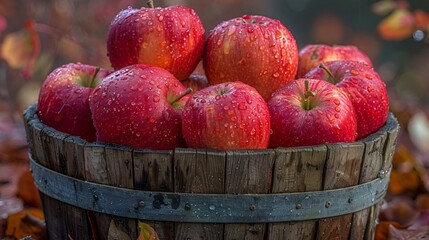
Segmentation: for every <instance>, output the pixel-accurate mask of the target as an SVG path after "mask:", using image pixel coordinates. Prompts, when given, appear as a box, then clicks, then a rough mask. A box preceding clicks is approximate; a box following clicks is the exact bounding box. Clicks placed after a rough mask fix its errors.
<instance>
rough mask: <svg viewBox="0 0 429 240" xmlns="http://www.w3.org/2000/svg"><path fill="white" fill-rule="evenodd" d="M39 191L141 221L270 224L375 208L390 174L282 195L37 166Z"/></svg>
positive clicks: (33, 167) (88, 208) (87, 207)
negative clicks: (149, 184)
mask: <svg viewBox="0 0 429 240" xmlns="http://www.w3.org/2000/svg"><path fill="white" fill-rule="evenodd" d="M30 164H31V165H30V166H31V170H32V173H33V177H34V180H35V183H36V186H37V187H38V189H39V190H40V191H41V192H43V193H44V194H46V195H48V196H50V197H52V198H55V199H57V200H59V201H61V202H64V203H68V204H70V205H74V206H77V207H80V208H83V209H87V210H91V211H96V212H100V213H105V214H111V215H115V216H118V217H127V218H133V219H141V220H155V221H171V222H198V223H268V222H288V221H300V220H310V219H320V218H327V217H334V216H339V215H344V214H348V213H353V212H357V211H360V210H362V209H365V208H368V207H371V206H372V205H374V204H376V203H378V202H379V201H380V200H382V199H383V198H384V195H385V193H386V189H387V184H388V182H389V174H387V175H386V177H384V178H382V179H381V178H377V179H375V180H373V181H371V182H368V183H365V184H360V185H356V186H353V187H348V188H342V189H335V190H326V191H316V192H302V193H281V194H194V193H172V192H150V191H139V190H132V189H125V188H118V187H112V186H108V185H102V184H96V183H91V182H86V181H82V180H79V179H75V178H72V177H69V176H66V175H63V174H60V173H58V172H55V171H52V170H50V169H48V168H46V167H43V166H41V165H40V164H38V163H36V162H35V161H34V159H32V157H31V156H30Z"/></svg>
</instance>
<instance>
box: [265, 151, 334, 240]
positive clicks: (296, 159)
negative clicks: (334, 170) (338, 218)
mask: <svg viewBox="0 0 429 240" xmlns="http://www.w3.org/2000/svg"><path fill="white" fill-rule="evenodd" d="M326 154H327V147H326V146H325V145H321V146H316V147H303V148H286V149H277V150H276V159H275V163H274V174H273V189H272V193H289V192H290V193H292V192H307V191H318V190H321V189H322V183H323V170H324V165H325V161H326ZM297 204H299V203H297ZM299 207H304V208H305V207H306V206H302V205H300V206H299ZM316 223H317V220H308V221H299V222H286V223H271V224H269V227H268V239H273V240H275V239H285V240H286V239H291V240H293V239H302V240H304V239H314V238H315V235H316V231H315V230H316Z"/></svg>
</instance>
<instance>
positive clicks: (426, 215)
mask: <svg viewBox="0 0 429 240" xmlns="http://www.w3.org/2000/svg"><path fill="white" fill-rule="evenodd" d="M424 227H429V210H425V211H420V214H419V216H418V218H417V219H416V220H415V221H414V223H413V224H412V225H411V226H409V227H408V229H412V230H417V229H420V228H424Z"/></svg>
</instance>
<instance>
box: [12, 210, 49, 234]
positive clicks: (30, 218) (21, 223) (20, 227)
mask: <svg viewBox="0 0 429 240" xmlns="http://www.w3.org/2000/svg"><path fill="white" fill-rule="evenodd" d="M26 236H32V237H33V238H35V239H46V226H45V222H44V216H43V212H42V210H41V209H39V208H29V209H25V210H23V211H21V212H18V213H16V214H12V215H10V216H9V217H8V219H7V227H6V237H13V238H16V239H21V238H24V237H26Z"/></svg>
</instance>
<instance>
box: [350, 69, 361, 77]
mask: <svg viewBox="0 0 429 240" xmlns="http://www.w3.org/2000/svg"><path fill="white" fill-rule="evenodd" d="M350 73H351V74H352V75H354V76H357V75H359V72H358V71H357V70H355V69H352V70H351V71H350Z"/></svg>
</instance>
